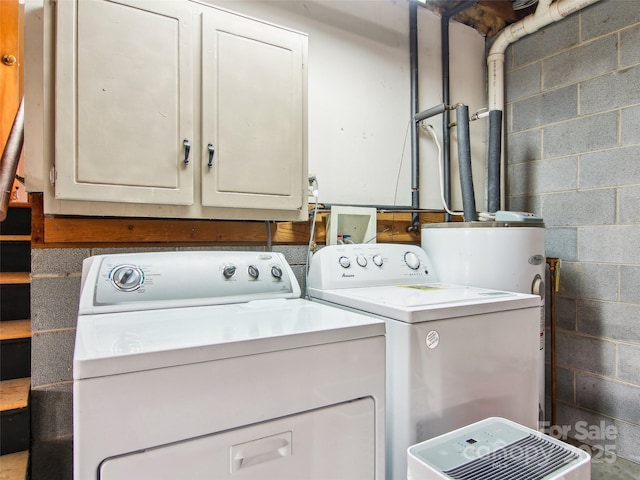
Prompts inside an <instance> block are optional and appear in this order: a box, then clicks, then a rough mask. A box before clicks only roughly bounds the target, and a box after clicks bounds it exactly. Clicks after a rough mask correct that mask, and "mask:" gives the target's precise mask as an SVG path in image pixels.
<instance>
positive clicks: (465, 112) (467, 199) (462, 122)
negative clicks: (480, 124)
mask: <svg viewBox="0 0 640 480" xmlns="http://www.w3.org/2000/svg"><path fill="white" fill-rule="evenodd" d="M456 125H457V132H458V164H459V168H460V187H461V190H462V211H463V213H464V221H465V222H475V221H476V220H478V216H477V214H476V199H475V194H474V192H473V173H472V171H471V144H470V137H469V107H468V106H466V105H458V106H457V107H456Z"/></svg>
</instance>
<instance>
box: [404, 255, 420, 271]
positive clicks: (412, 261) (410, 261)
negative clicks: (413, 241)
mask: <svg viewBox="0 0 640 480" xmlns="http://www.w3.org/2000/svg"><path fill="white" fill-rule="evenodd" d="M404 263H406V264H407V266H408V267H409V268H410V269H411V270H417V269H418V268H420V259H419V258H418V256H417V255H416V254H415V253H413V252H405V254H404Z"/></svg>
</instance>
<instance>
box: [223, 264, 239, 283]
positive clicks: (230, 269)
mask: <svg viewBox="0 0 640 480" xmlns="http://www.w3.org/2000/svg"><path fill="white" fill-rule="evenodd" d="M236 269H237V268H236V266H235V265H225V266H224V268H223V269H222V275H223V276H224V278H226V279H227V280H228V279H230V278H231V277H233V276H234V275H235V274H236Z"/></svg>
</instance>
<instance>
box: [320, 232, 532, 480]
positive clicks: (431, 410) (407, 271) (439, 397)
mask: <svg viewBox="0 0 640 480" xmlns="http://www.w3.org/2000/svg"><path fill="white" fill-rule="evenodd" d="M308 285H309V295H310V296H311V297H312V298H313V299H316V300H318V301H321V302H323V303H325V304H329V305H339V306H341V307H343V308H345V309H348V310H350V311H354V312H362V313H366V314H368V315H371V316H374V317H376V318H381V319H384V320H385V321H386V324H387V422H386V423H387V430H386V436H387V465H386V469H387V474H386V478H387V479H388V480H398V479H403V478H407V470H406V468H407V448H408V447H409V446H410V445H414V444H416V443H419V442H422V441H424V440H427V439H429V438H433V437H436V436H438V435H441V434H443V433H446V432H449V431H451V430H454V429H456V428H460V427H462V426H465V425H468V424H470V423H473V422H476V421H479V420H482V419H484V418H487V417H491V416H500V417H505V418H508V419H510V420H512V421H514V422H517V423H520V424H522V425H525V426H528V427H530V428H535V427H537V420H538V383H537V378H536V371H537V359H538V343H539V340H538V320H539V303H540V298H539V297H538V296H535V295H529V294H520V293H511V292H504V291H496V290H488V289H480V288H474V287H467V286H456V285H449V284H441V283H437V275H436V272H435V271H434V270H433V268H432V266H431V262H430V261H429V258H428V257H427V255H426V253H425V252H424V250H422V249H421V248H420V247H418V246H415V245H399V244H393V245H392V244H374V245H366V244H364V245H337V246H327V247H325V248H323V249H321V250H319V251H318V252H317V253H316V254H315V255H314V256H313V258H312V260H311V265H310V270H309V279H308Z"/></svg>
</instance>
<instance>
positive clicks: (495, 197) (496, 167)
mask: <svg viewBox="0 0 640 480" xmlns="http://www.w3.org/2000/svg"><path fill="white" fill-rule="evenodd" d="M501 147H502V111H501V110H491V111H490V112H489V150H488V153H487V211H488V212H489V213H495V212H497V211H498V210H500V155H501V150H502V149H501Z"/></svg>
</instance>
